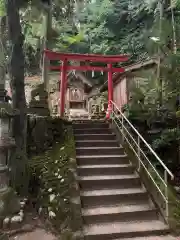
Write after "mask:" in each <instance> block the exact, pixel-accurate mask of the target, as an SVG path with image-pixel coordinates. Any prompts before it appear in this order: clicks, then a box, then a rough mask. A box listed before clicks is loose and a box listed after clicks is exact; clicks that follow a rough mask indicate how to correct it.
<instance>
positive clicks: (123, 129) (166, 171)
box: [110, 101, 174, 221]
mask: <svg viewBox="0 0 180 240" xmlns="http://www.w3.org/2000/svg"><path fill="white" fill-rule="evenodd" d="M110 104H112V115H111V119H112V121H114V122H115V124H116V125H117V127H118V129H119V130H120V132H121V133H122V137H123V139H125V140H126V141H127V143H128V144H129V146H130V147H131V149H132V150H133V152H134V153H135V155H136V157H137V158H138V171H139V170H140V167H141V166H142V167H143V168H144V169H145V170H146V172H147V174H148V176H149V177H150V178H151V180H152V182H153V183H154V185H155V187H156V189H157V190H158V191H159V193H160V194H161V196H162V197H163V199H164V201H165V218H166V220H167V221H168V218H169V200H168V175H169V176H170V177H171V179H173V178H174V175H173V174H172V172H171V171H170V170H169V169H168V168H167V166H166V165H165V164H164V163H163V162H162V160H161V159H160V158H159V157H158V155H157V154H156V153H155V151H154V150H153V149H152V147H151V146H150V145H149V144H148V143H147V142H146V140H145V139H144V138H143V136H142V135H141V134H140V133H139V132H138V131H137V129H136V128H135V127H134V126H133V125H132V123H131V122H130V121H129V120H128V119H127V117H126V116H125V115H124V114H123V113H122V111H121V110H120V109H119V108H118V107H117V105H116V104H115V103H114V102H113V101H110ZM114 109H115V110H117V111H118V112H119V113H120V115H117V114H116V113H115V111H114ZM113 115H114V116H115V118H113ZM120 118H121V119H120ZM115 120H118V122H119V123H120V124H121V127H119V125H118V123H117V122H116V121H115ZM125 123H128V125H129V126H130V127H131V129H132V130H133V131H134V132H135V133H136V134H137V141H136V140H135V139H134V137H133V136H132V134H131V133H130V132H129V130H128V129H127V128H126V126H125ZM125 132H126V134H125ZM127 135H128V136H129V137H130V138H131V140H132V141H133V142H134V143H135V145H136V147H137V150H135V149H134V147H133V146H132V144H131V142H130V141H129V139H128V138H127ZM140 140H141V141H142V142H143V143H144V144H145V146H146V147H147V148H148V150H149V151H150V152H151V154H152V155H153V156H154V157H155V158H156V160H157V161H158V162H159V163H160V165H161V166H162V167H163V169H164V179H163V178H162V177H161V175H160V174H159V172H158V171H157V170H156V168H155V167H154V166H153V164H152V162H151V161H150V160H149V159H148V157H147V156H146V154H145V153H144V151H143V150H142V148H141V146H140ZM142 156H143V157H145V159H146V160H147V162H148V163H149V165H150V166H151V167H152V169H153V170H154V172H155V173H156V176H157V177H158V178H159V180H160V181H161V182H162V183H163V185H164V187H165V193H163V192H162V190H161V189H160V187H159V186H158V184H157V183H156V181H155V179H154V177H153V176H152V175H151V173H150V172H149V170H148V168H147V167H146V165H145V164H144V162H143V161H142V159H141V158H142Z"/></svg>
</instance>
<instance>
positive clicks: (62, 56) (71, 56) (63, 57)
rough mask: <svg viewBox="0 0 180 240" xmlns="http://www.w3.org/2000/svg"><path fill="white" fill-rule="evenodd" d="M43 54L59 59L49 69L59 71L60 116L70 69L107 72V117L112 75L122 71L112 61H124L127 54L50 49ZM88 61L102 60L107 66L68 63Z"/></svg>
mask: <svg viewBox="0 0 180 240" xmlns="http://www.w3.org/2000/svg"><path fill="white" fill-rule="evenodd" d="M44 54H45V56H46V57H47V58H48V59H49V60H60V61H61V62H62V64H61V66H50V69H51V70H60V71H61V84H60V116H61V117H63V115H64V107H65V93H66V87H67V72H68V71H72V70H78V71H103V72H108V109H107V115H106V116H107V118H109V116H110V113H111V111H112V104H111V101H113V80H112V75H113V73H114V72H124V69H123V68H113V66H112V63H117V62H126V61H127V60H128V59H129V57H128V55H96V54H76V53H58V52H53V51H51V50H47V49H46V50H44ZM70 60H71V61H72V60H76V61H79V62H81V61H89V62H103V63H107V67H101V66H72V65H68V61H70Z"/></svg>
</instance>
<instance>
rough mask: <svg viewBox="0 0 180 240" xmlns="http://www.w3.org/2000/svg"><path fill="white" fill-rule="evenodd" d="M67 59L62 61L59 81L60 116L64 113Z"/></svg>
mask: <svg viewBox="0 0 180 240" xmlns="http://www.w3.org/2000/svg"><path fill="white" fill-rule="evenodd" d="M66 70H67V59H65V60H63V61H62V71H61V82H60V117H63V115H64V107H65V94H66V85H67V83H66V77H67V76H66V73H67V71H66Z"/></svg>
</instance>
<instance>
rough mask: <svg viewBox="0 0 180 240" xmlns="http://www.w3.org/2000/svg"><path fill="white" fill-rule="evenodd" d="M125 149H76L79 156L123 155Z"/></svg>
mask: <svg viewBox="0 0 180 240" xmlns="http://www.w3.org/2000/svg"><path fill="white" fill-rule="evenodd" d="M123 153H124V149H123V148H122V147H78V148H76V154H77V155H83V156H87V155H92V156H93V155H106V154H107V155H108V154H109V155H118V154H123Z"/></svg>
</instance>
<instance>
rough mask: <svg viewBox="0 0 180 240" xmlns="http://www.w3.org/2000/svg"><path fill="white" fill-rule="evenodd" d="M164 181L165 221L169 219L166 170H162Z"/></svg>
mask: <svg viewBox="0 0 180 240" xmlns="http://www.w3.org/2000/svg"><path fill="white" fill-rule="evenodd" d="M164 182H165V184H166V186H165V196H166V221H167V222H168V219H169V196H168V176H167V171H166V170H164Z"/></svg>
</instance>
